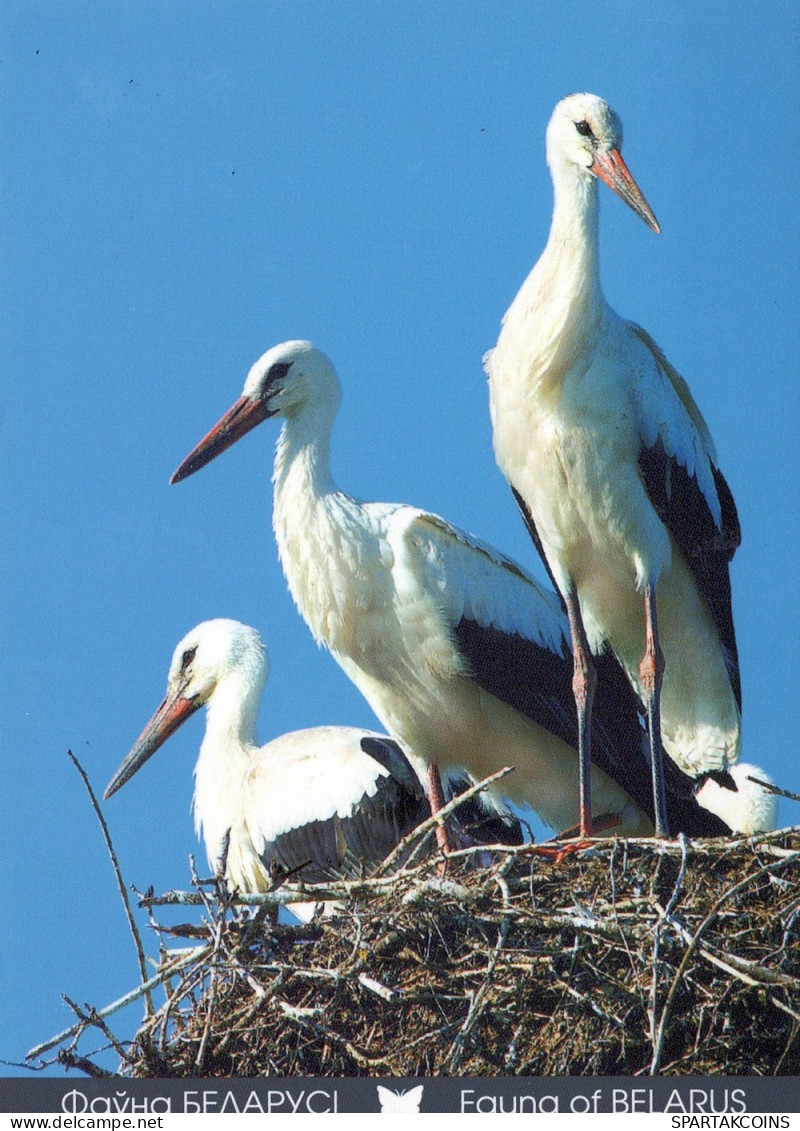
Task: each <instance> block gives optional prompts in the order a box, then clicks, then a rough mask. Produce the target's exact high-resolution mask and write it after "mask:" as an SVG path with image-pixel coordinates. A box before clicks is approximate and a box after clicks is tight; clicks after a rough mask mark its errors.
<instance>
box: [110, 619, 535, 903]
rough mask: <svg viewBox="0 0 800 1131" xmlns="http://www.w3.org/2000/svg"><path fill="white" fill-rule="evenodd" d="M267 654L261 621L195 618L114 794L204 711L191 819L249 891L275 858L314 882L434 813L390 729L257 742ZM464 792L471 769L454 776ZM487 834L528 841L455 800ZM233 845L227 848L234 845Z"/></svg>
mask: <svg viewBox="0 0 800 1131" xmlns="http://www.w3.org/2000/svg"><path fill="white" fill-rule="evenodd" d="M268 672H269V663H268V658H267V651H266V648H265V647H264V644H263V643H262V641H261V637H260V636H259V634H258V632H256V630H255V629H254V628H250V627H249V626H248V625H245V624H240V623H239V622H238V621H235V620H224V619H219V620H210V621H204V622H203V623H202V624H199V625H197V627H196V628H193V629H192V631H191V632H189V633H187V635H186V636H185V637H184V638H183V640H181V642H180V643H179V644H178V646H177V647H176V649H175V652H174V655H173V657H172V663H171V664H170V668H169V677H168V681H167V695H166V698H165V699H164V702H163V703H162V704H161V706H160V707H159V708H158V710H157V711H156V713H155V715H154V716H153V718H152V719H151V720H150V722H149V723H148V724H147V726H146V727H145V729H144V731H143V732H142V734H141V736H140V738H139V739H138V741H137V742H136V744H135V746H134V747H133V749H132V750H131V752H130V754H129V755H128V757H127V758H126V759H125V761H124V762H123V763H122V765H121V766H120V768H119V769H118V770H117V772H116V774H115V775H114V777H113V778H112V779H111V782H110V783H109V786H108V789H107V790H106V792H105V796H106V798H108V797H110V796H111V795H112V794H113V793H115V792H116V791H117V790H118V789H119V788H120V786H122V785H124V784H125V782H126V781H128V780H129V779H130V778H131V777H132V776H133V775H134V774H135V773H136V771H137V770H138V769H139V768H140V767H141V766H142V765H143V764H144V763H145V762H146V761H147V759H148V758H149V757H150V756H151V755H152V754H154V753H155V751H156V750H158V748H159V747H160V746H161V745H162V743H163V742H164V741H165V740H166V739H167V738H169V736H170V735H171V734H173V733H174V732H175V731H176V730H177V728H178V727H179V726H180V725H181V724H182V723H183V722H184V721H185V720H186V719H188V718H189V717H190V716H191V715H192V714H194V712H195V711H197V710H199V709H200V708H201V707H203V706H205V707H206V730H205V736H204V738H203V742H202V745H201V747H200V756H199V758H198V760H197V766H196V768H195V792H194V818H195V826H196V830H197V835H198V836H200V835H202V837H203V839H204V841H205V845H206V851H207V854H208V860H209V863H210V865H211V867H212V868H213V869H216V868H217V866H218V864H219V862H220V860H224V865H225V866H224V875H225V877H226V879H227V880H228V882H229V883H230V885H231V886H232V887H237V888H239V889H240V890H241V891H249V892H250V891H265V890H267V889H268V887H269V886H270V883H271V880H272V871H273V869H274V868H275V867H277V868H278V869H280V871H281V872H285V873H292V874H294V875H295V876H296V878H299V879H302V880H304V881H306V882H309V883H317V882H321V881H324V880H330V879H335V878H339V877H341V876H358V875H360V874H361V873H362V871H369V870H370V868H371V867H374V866H375V865H376V864H378V863H379V862H380V861H382V860H384V859H385V857H387V856H388V855H389V853H390V852H391V851H392V850H393V849H394V848H395V847H396V846H397V844H398V843H399V842H400V840H401V839H402V838H403V837H404V836H405V835H406V834H407V833H409V832H411V831H412V829H414V828H416V827H417V825H419V824H420V823H421V822H422V821H423V820H425V819H426V818H427V817H429V816H430V806H429V805H428V801H427V798H426V796H425V791H424V788H423V785H422V783H421V781H420V779H419V776H418V772H417V770H416V769H415V768H413V767H412V765H411V763H410V762H409V760H408V759H407V758H406V756H405V755H404V753H403V751H402V750H401V749H400V747H399V746H398V745H397V743H396V742H393V741H392V740H391V739H390V738H388V737H387V736H386V735H383V734H376V733H374V732H373V731H368V730H360V729H358V728H356V727H342V726H327V727H325V726H323V727H315V728H312V729H309V730H298V731H293V732H292V733H290V734H283V735H281V736H280V738H275V739H273V740H272V741H271V742H268V743H267V745H266V746H261V747H259V746H258V745H257V739H256V717H257V714H258V708H259V705H260V703H261V696H262V692H263V690H264V685H265V683H266V681H267V675H268ZM447 784H448V786H449V789H450V792H451V793H452V792H453V791H454V792H456V793H459V792H463V790H464V789H465V788H466V787H467V785H468V784H471V783H469V782H467V781H465V780H464V775H463V774H462V773H460V772H459V771H453V772H452V774H450V775H449V776H448V778H447ZM458 813H459V821H460V824H461V827H462V828H463V829H464V830H465V831H466V832H467V834H473V835H474V837H475V839H476V840H478V841H479V842H481V843H508V844H518V843H521V841H522V839H523V836H522V830H521V828H520V825H519V821H518V820H517V818H516V817H514V816H513V814H511V812H510V811H509V810H508V809H507V808H506V807H505V806H499V805H497V804H494V805H493V804H492V803H491V802H489V801H488V800H487V801H484V800H483V795H482V794H478V795H476V796H475V797H474V798H471V799H468V800H467V801H465V803H464V807H463V808H461V809H459V810H458ZM226 843H227V849H225V845H226Z"/></svg>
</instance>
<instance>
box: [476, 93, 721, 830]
mask: <svg viewBox="0 0 800 1131" xmlns="http://www.w3.org/2000/svg"><path fill="white" fill-rule="evenodd" d="M621 143H622V124H621V122H620V120H619V118H618V117H617V115H616V114H615V113H614V111H613V110H612V109H611V108H610V107H609V106H608V105H607V104H606V103H605V102H604V101H603V100H602V99H600V98H597V97H596V96H595V95H592V94H573V95H570V96H569V97H568V98H565V99H563V101H561V102H559V103H558V105H557V106H556V108H555V110H554V112H553V116H552V118H551V120H550V124H549V126H548V128H547V161H548V164H549V166H550V171H551V174H552V178H553V187H554V193H555V207H554V211H553V220H552V226H551V229H550V236H549V239H548V241H547V246H546V247H545V250H544V252H543V253H542V255H541V257H540V259H539V261H538V263H537V264H536V266H535V267H534V269H533V271H532V272H531V274H530V275H529V276H528V278H527V279H526V280H525V282H524V283H523V285H522V287H521V289H520V291H519V293H518V294H517V296H516V298H515V299H514V301H513V303H512V304H511V307H510V308H509V310H508V312H507V314H506V316H505V318H504V320H503V327H502V330H501V333H500V337H499V339H498V342H497V345H496V347H495V348H494V350H492V351H491V352H490V354H488V355H487V358H486V368H487V373H488V376H489V391H490V404H491V414H492V423H493V427H494V448H495V454H496V457H497V462H498V464H499V466H500V468H501V470H502V471H503V473H504V474H505V476H506V478H507V479H508V481H509V483H510V484H511V487H512V489H513V491H514V494H515V497H516V498H517V501H518V503H519V505H520V507H521V509H522V512H523V515H524V517H525V520H526V522H527V525H528V529H529V531H530V533H531V535H532V537H533V539H534V541H535V542H536V544H537V546H538V548H539V550H540V552H541V554H542V556H543V557H544V559H545V562H546V564H547V566H548V569H549V571H550V573H551V576H552V578H553V579H554V581H555V584H556V585H557V587H558V589H559V590H560V592H561V594H562V595H563V598H564V600H565V602H566V606H567V611H568V615H569V619H570V625H571V635H572V644H573V655H574V664H575V671H574V685H575V696H576V700H577V703H578V713H579V717H580V719H581V727H582V728H583V725H584V719H585V718H588V717H590V713H591V703H592V693H593V690H594V686H595V682H596V676H595V673H594V670H593V667H592V660H591V656H590V653H599V652H600V651H601V650H602V649H603V648H604V647H605V646H606V644H608V645H610V647H611V649H612V650H613V653H614V655H616V657H617V658H618V659H619V661H620V663H621V664H622V666H623V667H624V669H625V671H626V672H627V674H628V677H629V679H630V680H631V683H632V685H633V687H634V688H635V690H636V692H637V694H638V695H639V697H640V699H641V700H642V701H643V703H644V704H645V707H646V710H647V715H648V724H649V731H650V742H651V765H652V774H653V787H654V796H655V807H656V823H657V831H659V832H666V831H667V830H668V821H667V817H666V811H665V806H664V784H663V781H664V779H663V773H664V771H663V759H662V745H661V742H662V739H663V746H664V747H665V748H666V751H667V753H668V754H669V755H670V756H671V757H672V758H673V759H674V761H675V762H676V763H677V765H678V766H679V767H680V768H681V769H682V770H683V771H685V772H686V773H687V774H689V775H690V776H692V777H698V776H700V775H702V774H704V773H706V772H709V771H725V770H726V769H727V768H728V767H729V766H731V765H733V764H734V763H735V762H736V761H737V760H738V758H739V753H740V710H741V690H740V683H739V667H738V660H737V652H736V638H735V636H734V629H733V619H732V615H731V590H730V580H729V573H728V563H729V561H730V559H731V557H732V556H733V553H734V551H735V550H736V547H737V546H738V544H739V541H740V532H739V522H738V519H737V515H736V507H735V505H734V502H733V497H732V495H731V492H730V489H729V488H728V485H727V483H726V482H725V479H724V478H723V476H722V473H721V472H720V470H719V468H718V466H717V457H716V454H715V451H714V444H713V442H712V439H711V436H710V434H709V430H708V428H707V426H706V423H705V421H704V420H703V417H702V416H701V414H700V410H699V409H698V408H697V405H696V404H695V402H694V400H693V399H692V396H691V393H690V392H689V389H688V387H687V385H686V383H685V382H684V380H683V379H682V378H681V377H680V375H679V374H678V373H677V372H676V371H675V369H674V368H673V367H672V365H671V364H670V363H669V362H668V361H667V359H666V357H665V356H664V354H663V353H662V352H661V350H660V349H659V348H658V346H657V345H656V344H655V342H654V341H653V339H652V338H651V337H650V336H649V334H647V332H646V331H645V330H642V329H641V327H639V326H636V325H634V324H633V323H632V322H626V321H625V320H624V319H622V318H620V317H619V316H618V315H617V314H616V313H615V312H614V311H613V310H612V309H611V307H610V306H609V305H608V303H607V302H606V300H605V298H604V296H603V291H602V288H601V285H600V273H599V263H598V199H597V179H598V177H599V178H600V179H601V180H603V181H605V182H606V184H607V185H609V186H610V187H611V188H612V189H613V190H614V192H616V193H617V194H618V195H619V196H620V197H621V198H622V199H623V200H624V201H625V202H626V203H627V204H629V205H630V207H631V208H632V209H633V210H634V212H636V214H637V215H638V216H640V217H641V218H642V219H643V220H644V221H645V223H647V224H648V225H649V226H650V227H651V228H652V229H653V230H654V231H656V232H658V231H659V227H658V223H657V221H656V218H655V216H654V215H653V213H652V211H651V210H650V207H649V205H648V204H647V202H646V201H645V199H644V197H643V196H642V194H641V192H640V191H639V188H638V186H637V185H636V183H635V181H634V180H633V177H632V176H631V174H630V173H629V171H628V169H627V167H626V165H625V163H624V161H623V160H622V157H621V155H620V145H621ZM656 609H657V610H658V616H657V617H656ZM662 678H663V683H662ZM586 757H588V752H587V751H584V758H586ZM587 785H588V782H587ZM585 808H586V806H584V809H585ZM587 820H588V814H587V812H583V813H582V821H583V822H584V823H585V822H586V821H587ZM673 831H677V830H676V829H675V828H673Z"/></svg>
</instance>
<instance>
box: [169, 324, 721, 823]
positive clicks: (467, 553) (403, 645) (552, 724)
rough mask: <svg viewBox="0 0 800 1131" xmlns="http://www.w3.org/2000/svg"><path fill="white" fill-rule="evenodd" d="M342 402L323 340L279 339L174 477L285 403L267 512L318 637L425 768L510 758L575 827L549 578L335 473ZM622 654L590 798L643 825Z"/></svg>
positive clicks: (525, 790) (690, 810)
mask: <svg viewBox="0 0 800 1131" xmlns="http://www.w3.org/2000/svg"><path fill="white" fill-rule="evenodd" d="M339 401H340V389H339V382H338V379H337V376H336V373H335V370H334V368H333V366H332V364H331V363H330V361H329V360H328V358H327V357H326V356H325V355H324V354H323V353H321V352H320V351H319V350H317V349H315V348H314V347H313V346H312V345H311V344H310V343H309V342H302V341H293V342H285V343H284V344H282V345H279V346H276V347H274V348H273V349H271V350H269V351H268V352H267V353H265V354H264V355H263V357H261V358H260V359H259V360H258V361H257V362H256V363H255V365H254V366H253V367H252V369H251V370H250V373H249V375H248V377H247V381H246V382H245V386H244V390H243V393H242V396H241V397H240V398H239V400H237V401H236V403H235V404H234V405H233V407H232V408H231V409H230V410H229V411H228V412H227V413H226V414H225V415H224V416H223V417H222V419H221V420H220V421H219V423H218V424H217V425H216V426H215V427H214V428H213V429H212V430H211V432H209V433H208V435H207V436H206V437H205V438H204V439H203V440H201V442H200V443H199V444H198V445H197V447H196V448H195V449H194V450H193V451H192V453H191V454H190V455H189V456H188V457H187V458H186V459H185V460H184V462H183V463H182V464H181V466H180V467H179V468H178V470H177V471H176V472H175V474H174V475H173V477H172V482H176V481H178V480H181V479H184V478H186V477H187V476H188V475H191V474H192V473H193V472H195V471H197V470H198V469H199V468H201V467H203V466H204V465H205V464H207V463H208V462H209V461H210V460H212V459H213V458H214V457H215V456H217V455H218V454H219V453H220V452H222V451H224V450H225V449H226V448H228V447H229V446H230V445H231V444H233V443H234V442H235V441H236V440H238V439H239V438H240V437H241V436H243V435H244V434H245V433H246V432H248V431H250V429H252V428H253V427H255V426H256V425H257V424H259V423H260V422H261V421H263V420H266V419H267V418H268V417H272V416H282V417H283V420H284V423H283V429H282V431H281V434H280V438H279V441H278V447H277V453H276V458H275V471H274V477H273V478H274V485H275V498H274V511H273V525H274V529H275V535H276V538H277V543H278V551H279V555H280V559H281V562H282V565H283V569H284V573H285V574H286V578H287V580H288V583H289V589H290V591H291V593H292V596H293V598H294V600H295V602H296V604H297V606H298V608H299V610H300V612H301V614H302V615H303V617H304V618H305V620H306V622H307V624H308V626H309V628H310V629H311V632H312V633H313V635H314V637H315V639H316V640H317V642H318V643H321V644H323V645H324V646H325V647H327V648H328V649H329V650H330V651H331V653H332V654H333V656H334V657H335V659H336V660H337V661H338V662H339V664H340V665H341V667H342V668H343V669H344V671H345V672H346V673H347V675H348V676H349V677H350V678H351V679H352V680H353V682H354V683H355V684H356V686H357V687H358V688H359V689H360V690H361V692H362V693H363V695H364V696H365V698H366V699H367V701H368V702H369V703H370V704H371V706H372V708H373V710H374V711H375V713H376V715H377V716H378V718H379V719H380V720H381V722H382V723H383V725H384V726H385V727H386V728H387V730H388V731H389V733H390V734H391V735H392V737H393V738H394V739H395V740H396V741H397V742H398V743H399V744H400V746H401V747H402V748H403V749H404V750H406V751H409V752H413V754H414V755H415V756H416V757H418V758H420V759H422V760H423V761H424V762H425V763H426V764H427V765H428V766H429V767H431V766H436V765H439V764H441V765H447V764H449V763H452V762H455V761H457V762H459V763H460V764H463V765H464V766H466V767H467V769H468V770H469V771H470V772H471V773H472V774H473V775H474V776H476V777H477V778H479V779H482V778H484V777H488V776H489V775H490V774H491V773H493V772H495V771H497V770H499V769H501V768H502V767H504V766H508V765H511V766H514V767H515V772H514V773H513V774H511V775H510V776H508V777H506V778H505V779H504V780H503V785H502V788H503V792H504V793H507V794H508V796H509V798H510V799H511V800H512V801H515V802H517V803H520V804H529V805H531V807H532V808H533V809H535V811H536V812H537V813H538V814H539V815H540V816H541V817H542V819H543V820H544V821H545V822H546V823H547V824H548V825H550V826H551V827H552V828H554V829H558V830H563V829H565V828H568V827H571V826H573V825H574V824H575V823H576V819H577V816H578V807H577V794H578V759H577V756H576V750H577V725H576V719H575V709H574V703H573V700H572V690H571V678H572V663H571V659H570V652H569V634H568V628H567V624H566V619H565V618H564V616H563V613H562V611H561V609H560V607H559V604H558V601H557V600H556V598H555V595H551V594H548V593H546V592H544V591H543V590H542V589H541V588H540V587H539V586H538V585H537V584H536V582H535V581H534V580H533V579H532V578H531V577H530V576H528V575H527V574H526V573H525V572H524V571H523V570H522V569H520V567H519V566H517V565H516V564H515V563H514V562H512V561H510V560H509V559H508V558H506V557H504V556H503V555H502V554H500V553H498V552H497V551H496V550H493V549H492V548H491V547H489V546H487V545H485V544H484V543H482V542H479V541H478V540H477V539H475V538H473V537H472V536H471V535H468V534H465V533H464V532H463V531H461V530H457V529H456V528H455V527H453V526H450V525H449V524H448V523H446V522H444V521H443V520H442V519H441V518H438V517H436V516H435V515H432V514H428V513H426V512H424V511H420V510H416V509H415V508H413V507H410V506H402V505H388V504H382V503H363V502H360V501H359V500H357V499H354V498H353V497H352V496H350V495H347V494H345V493H344V492H342V491H340V490H338V489H337V488H336V486H335V485H334V483H333V480H332V478H331V472H330V461H329V450H330V435H331V429H332V427H333V423H334V419H335V416H336V413H337V410H338V407H339ZM609 659H610V657H609ZM617 671H618V669H617V668H616V665H614V666H613V668H611V669H610V675H609V678H608V680H606V681H604V683H603V686H602V687H601V688H600V690H599V691H598V695H597V697H596V702H595V711H594V721H593V730H594V739H595V742H594V759H595V763H594V765H593V767H592V782H593V794H592V796H593V804H594V812H595V815H596V816H598V817H600V816H604V815H611V816H612V817H614V818H616V819H618V827H619V828H621V829H623V830H625V831H628V832H650V831H652V824H651V820H650V818H651V817H652V812H653V809H652V797H651V792H650V788H649V784H648V781H649V778H648V773H647V766H646V760H645V758H644V756H643V753H642V742H641V739H642V736H643V732H642V729H641V726H640V723H639V719H638V715H637V704H636V700H635V696H634V695H633V693H632V692H631V690H630V687H629V685H628V683H627V681H626V680H625V678H624V676H622V673H618V674H619V678H616V679H615V678H614V674H615V673H616V672H617ZM675 777H676V778H678V777H682V775H675ZM680 794H682V795H683V796H679V795H680ZM687 794H688V796H687ZM673 801H674V804H675V808H676V813H677V815H676V822H677V824H678V825H680V827H682V828H684V829H685V831H687V832H690V833H696V834H697V835H702V833H703V831H708V832H709V833H712V834H713V832H720V831H725V830H724V827H723V826H722V825H721V823H720V822H716V821H715V819H711V818H709V815H708V814H707V813H705V812H704V811H703V810H702V809H700V807H699V806H698V805H697V803H696V801H695V800H694V798H693V796H692V795H691V788H688V789H686V788H684V783H682V782H681V783H678V785H677V786H676V791H675V794H674V797H673ZM436 803H437V799H436V797H435V796H434V797H433V798H432V804H434V806H435V805H436ZM709 820H711V821H712V823H713V829H709V827H708V822H709ZM698 821H699V822H700V825H701V826H702V827H701V828H700V829H699V830H698V829H697V828H696V827H695V825H696V823H697V822H698Z"/></svg>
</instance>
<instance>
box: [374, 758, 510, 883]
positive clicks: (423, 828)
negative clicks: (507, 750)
mask: <svg viewBox="0 0 800 1131" xmlns="http://www.w3.org/2000/svg"><path fill="white" fill-rule="evenodd" d="M513 770H514V767H513V766H506V767H505V768H504V769H502V770H498V771H497V773H496V774H492V775H491V777H488V778H484V779H483V781H480V782H476V783H475V785H472V786H470V788H469V789H465V790H464V792H463V793H459V795H458V797H454V798H453V800H452V801H448V803H447V804H446V805H444V806H442V808H441V809H440V810H439V811H438V813H433V814H432V815H431V816H430V817H428V818H427V819H426V820H424V821H423V822H422V824H421V825H417V827H416V828H415V829H412V831H411V832H410V833H409V834H408V836H404V837H403V839H402V840H401V841H400V843H399V844H398V845H397V847H396V848H394V849H393V850H392V851H391V852H390V853H389V855H388V856H387V857H386V859H385V860H384V861H383V863H382V864H381V865H380V867H378V868H376V869H375V872H374V873H373V875H374V876H376V877H378V876H383V875H384V874H385V873H386V872H387V871H388V870H389V869H390V868H392V867H393V866H394V865H395V864H396V863H397V861H398V860H400V859H401V857H402V856H403V854H404V853H405V852H406V850H407V849H408V848H410V847H411V845H413V844H415V843H416V842H417V840H419V839H421V838H422V837H423V836H425V834H426V833H429V832H431V831H432V830H433V829H435V828H436V826H437V825H441V824H443V823H444V819H445V817H449V815H450V814H451V813H452V812H453V811H454V810H455V809H457V808H458V807H459V805H462V804H463V803H464V802H465V801H469V799H470V797H474V796H475V794H476V793H481V792H482V791H483V790H484V789H486V788H487V787H488V786H490V785H494V783H495V782H496V781H499V780H500V778H504V777H505V776H506V774H510V773H512V772H513Z"/></svg>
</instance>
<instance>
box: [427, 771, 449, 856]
mask: <svg viewBox="0 0 800 1131" xmlns="http://www.w3.org/2000/svg"><path fill="white" fill-rule="evenodd" d="M428 801H429V802H430V806H431V813H438V812H439V810H440V809H443V808H444V803H445V802H444V790H443V789H442V777H441V774H440V773H439V767H438V766H437V765H436V763H435V762H431V763H430V765H429V766H428ZM436 843H437V845H438V846H439V849H440V850H441V851H442V852H443V853H444V855H445V856H446V855H447V854H448V852H450V850H451V848H452V846H451V844H450V837H449V835H448V832H447V822H446V821H445V822H444V823H443V824H441V825H437V826H436Z"/></svg>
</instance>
